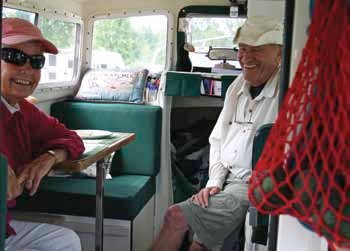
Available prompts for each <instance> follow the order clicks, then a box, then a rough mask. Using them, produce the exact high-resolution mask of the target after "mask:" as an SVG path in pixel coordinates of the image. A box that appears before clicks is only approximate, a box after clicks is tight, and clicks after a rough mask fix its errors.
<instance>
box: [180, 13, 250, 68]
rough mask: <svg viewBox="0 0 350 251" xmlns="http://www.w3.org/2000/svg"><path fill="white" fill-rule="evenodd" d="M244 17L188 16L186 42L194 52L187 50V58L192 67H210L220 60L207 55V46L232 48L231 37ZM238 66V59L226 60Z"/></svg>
mask: <svg viewBox="0 0 350 251" xmlns="http://www.w3.org/2000/svg"><path fill="white" fill-rule="evenodd" d="M244 20H245V18H230V17H192V18H188V26H187V27H188V30H187V31H186V35H187V36H186V39H187V41H186V42H187V43H189V44H192V45H193V47H194V52H189V58H190V60H191V63H192V65H193V66H194V67H208V68H212V67H214V65H215V64H218V63H220V60H210V59H209V58H208V57H207V53H208V50H209V46H212V47H214V48H216V47H218V48H233V47H235V46H237V45H234V44H233V37H234V35H235V33H236V30H237V29H238V27H240V26H241V25H242V24H243V22H244ZM227 63H230V64H232V65H234V66H235V67H237V68H240V65H239V63H238V61H227Z"/></svg>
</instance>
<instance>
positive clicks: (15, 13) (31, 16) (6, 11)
mask: <svg viewBox="0 0 350 251" xmlns="http://www.w3.org/2000/svg"><path fill="white" fill-rule="evenodd" d="M35 16H36V13H34V12H30V11H25V10H18V9H13V8H8V7H3V8H2V18H4V17H18V18H22V19H25V20H27V21H29V22H31V23H33V24H34V22H35Z"/></svg>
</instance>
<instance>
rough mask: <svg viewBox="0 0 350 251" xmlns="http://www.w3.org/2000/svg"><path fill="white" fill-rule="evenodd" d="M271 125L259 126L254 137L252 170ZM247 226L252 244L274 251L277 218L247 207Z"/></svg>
mask: <svg viewBox="0 0 350 251" xmlns="http://www.w3.org/2000/svg"><path fill="white" fill-rule="evenodd" d="M272 126H273V124H266V125H263V126H261V127H260V128H259V129H258V130H257V132H256V134H255V137H254V141H253V156H252V168H253V169H254V167H255V165H256V163H257V162H258V160H259V157H260V155H261V153H262V150H263V149H264V145H265V143H266V139H267V137H268V135H269V133H270V129H271V128H272ZM248 210H249V224H250V225H251V226H252V239H251V242H252V243H257V244H262V245H265V246H266V245H267V247H268V250H269V251H270V250H276V243H277V230H278V216H269V215H266V214H265V215H264V214H261V213H259V212H258V211H257V210H256V208H255V207H253V206H250V207H249V209H248Z"/></svg>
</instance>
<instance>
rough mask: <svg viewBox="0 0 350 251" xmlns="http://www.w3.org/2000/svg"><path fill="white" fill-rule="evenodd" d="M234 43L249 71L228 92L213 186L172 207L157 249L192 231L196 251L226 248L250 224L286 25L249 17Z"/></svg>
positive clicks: (214, 150)
mask: <svg viewBox="0 0 350 251" xmlns="http://www.w3.org/2000/svg"><path fill="white" fill-rule="evenodd" d="M234 43H236V44H238V46H239V52H238V60H239V62H240V64H241V66H242V70H243V73H242V74H241V75H240V76H238V77H237V78H236V80H235V81H234V82H233V83H232V84H231V85H230V87H229V89H228V90H227V93H226V99H225V102H224V107H223V109H222V112H221V114H220V116H219V118H218V121H217V123H216V125H215V127H214V129H213V132H212V133H211V135H210V138H209V142H210V160H209V162H210V163H209V180H208V183H207V185H206V187H205V188H203V189H202V190H200V191H199V192H198V193H197V194H195V195H193V196H192V197H191V198H190V199H188V200H186V201H184V202H182V203H179V204H176V205H173V206H171V207H170V208H168V210H167V212H166V215H165V219H164V225H163V227H162V229H161V232H160V234H159V236H158V238H157V239H156V240H155V242H154V243H153V245H152V247H151V250H153V251H162V250H167V251H172V250H179V248H180V246H181V243H182V241H183V238H184V236H185V233H186V232H187V231H188V230H190V231H191V232H193V233H194V237H193V242H192V244H191V247H190V250H192V251H194V250H220V249H221V248H222V245H223V243H224V241H225V239H226V238H227V237H228V236H229V235H231V234H232V233H234V232H237V231H239V230H240V229H241V226H242V224H244V220H245V215H246V212H247V208H248V195H247V191H248V180H249V178H250V176H251V172H252V170H251V162H252V141H253V137H254V134H255V131H256V129H257V128H258V127H259V126H261V125H263V124H267V123H273V122H274V121H275V119H276V117H277V112H278V93H279V87H278V82H279V70H280V60H281V45H282V25H281V24H280V23H279V22H277V21H276V20H274V19H271V18H268V17H262V16H260V17H252V18H249V19H248V20H247V21H246V22H245V23H244V24H243V26H242V27H241V28H239V29H238V31H237V34H236V36H235V38H234ZM231 236H237V234H236V235H231Z"/></svg>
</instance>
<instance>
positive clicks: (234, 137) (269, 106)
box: [206, 71, 280, 188]
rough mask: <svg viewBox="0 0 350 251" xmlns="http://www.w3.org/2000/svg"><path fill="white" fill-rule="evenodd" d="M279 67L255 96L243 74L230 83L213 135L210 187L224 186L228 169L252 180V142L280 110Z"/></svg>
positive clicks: (235, 175) (211, 142) (245, 178)
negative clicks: (257, 133) (256, 133)
mask: <svg viewBox="0 0 350 251" xmlns="http://www.w3.org/2000/svg"><path fill="white" fill-rule="evenodd" d="M279 75H280V72H279V71H277V72H276V73H275V74H274V75H273V76H272V77H271V78H270V80H269V81H268V82H267V83H266V85H265V87H264V88H263V90H262V91H261V92H260V94H259V95H258V96H257V97H255V98H254V99H252V97H251V95H250V92H249V84H248V83H247V81H245V80H244V78H243V75H242V74H241V75H240V76H238V77H237V79H236V80H235V81H234V82H233V83H232V84H231V85H230V87H229V88H228V90H227V93H226V99H225V102H224V107H223V109H222V111H221V113H220V116H219V118H218V121H217V123H216V125H215V127H214V129H213V131H212V133H211V135H210V137H209V143H210V158H209V180H208V183H207V185H206V186H207V187H212V186H218V187H220V188H222V187H223V184H224V182H225V180H226V176H227V174H228V172H231V173H232V174H233V176H234V177H238V178H241V179H243V180H244V181H248V179H249V177H250V176H251V172H252V166H251V165H252V146H253V139H254V136H255V132H256V130H257V129H258V128H259V127H260V126H262V125H264V124H268V123H273V122H274V121H275V119H276V117H277V113H278V93H279V86H278V82H279Z"/></svg>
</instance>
